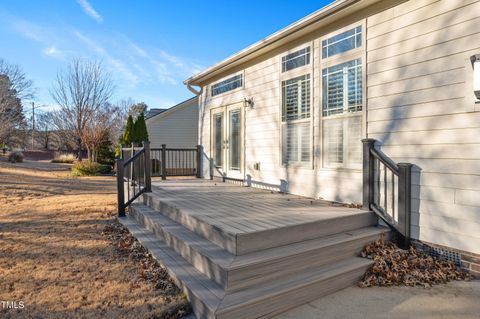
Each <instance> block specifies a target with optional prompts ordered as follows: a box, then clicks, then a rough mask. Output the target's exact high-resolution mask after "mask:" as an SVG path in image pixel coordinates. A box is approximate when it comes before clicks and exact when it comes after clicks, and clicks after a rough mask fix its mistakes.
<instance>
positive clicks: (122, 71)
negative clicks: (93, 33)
mask: <svg viewBox="0 0 480 319" xmlns="http://www.w3.org/2000/svg"><path fill="white" fill-rule="evenodd" d="M74 34H75V36H76V37H77V38H78V39H79V40H81V41H82V42H83V43H85V44H86V45H87V46H88V47H89V48H90V49H91V50H92V51H94V52H95V53H96V54H97V55H98V56H100V57H101V58H103V59H104V60H105V61H106V62H107V64H108V65H109V66H110V69H111V70H112V72H113V73H115V74H118V75H119V76H121V77H122V78H123V79H124V80H126V81H127V83H128V84H129V85H130V86H136V85H137V84H138V83H139V82H140V79H139V77H138V76H137V75H136V74H135V73H134V72H132V70H130V69H129V68H128V66H127V65H126V64H125V63H123V62H122V61H121V60H119V59H116V58H114V57H112V56H111V55H110V53H108V51H107V50H106V49H105V48H104V47H102V46H101V45H99V44H98V43H96V42H95V41H94V40H92V39H90V38H89V37H87V36H86V35H85V34H83V33H81V32H80V31H78V30H74Z"/></svg>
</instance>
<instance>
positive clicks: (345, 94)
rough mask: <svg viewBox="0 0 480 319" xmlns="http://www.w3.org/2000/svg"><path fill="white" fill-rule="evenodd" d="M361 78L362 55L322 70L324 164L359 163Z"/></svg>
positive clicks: (356, 165)
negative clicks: (360, 57)
mask: <svg viewBox="0 0 480 319" xmlns="http://www.w3.org/2000/svg"><path fill="white" fill-rule="evenodd" d="M362 79H363V77H362V60H361V59H356V60H352V61H348V62H344V63H340V64H337V65H334V66H331V67H328V68H325V69H323V71H322V80H323V81H322V82H323V83H322V95H323V107H322V109H323V112H322V114H323V120H322V122H323V149H324V154H323V163H324V166H325V167H346V168H359V167H360V163H361V136H362V116H361V110H362V101H363V92H362V90H363V83H362Z"/></svg>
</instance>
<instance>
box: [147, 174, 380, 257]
mask: <svg viewBox="0 0 480 319" xmlns="http://www.w3.org/2000/svg"><path fill="white" fill-rule="evenodd" d="M152 190H153V192H152V194H153V196H152V197H151V199H152V200H153V201H154V200H155V199H156V200H159V201H161V202H162V203H163V204H164V205H167V206H168V207H170V208H175V210H178V211H182V216H183V217H182V218H184V219H185V218H186V217H185V216H187V218H190V219H191V222H190V223H188V222H187V223H186V224H187V227H188V228H189V229H190V230H191V231H194V232H197V233H198V232H200V235H202V236H205V237H207V238H208V239H210V240H211V241H213V242H214V243H216V244H218V245H220V246H222V247H224V248H225V249H227V250H228V251H230V252H231V253H233V254H244V253H248V252H252V251H256V250H261V249H266V248H271V247H274V246H279V245H284V244H289V243H293V242H298V241H301V240H307V239H311V238H316V237H319V236H325V235H329V234H333V233H337V232H338V231H341V230H340V229H338V228H337V224H342V225H339V226H341V227H342V228H343V230H347V229H345V227H347V228H348V225H346V224H345V223H356V222H358V221H360V220H362V221H364V220H365V219H368V220H372V219H373V218H374V217H373V215H372V214H371V213H370V212H367V211H364V210H360V209H357V208H349V207H344V206H343V205H341V204H338V203H332V202H328V201H324V200H318V199H311V198H306V197H301V196H295V195H290V194H282V193H278V192H274V191H269V190H263V189H258V188H252V187H242V186H239V185H236V184H233V183H228V182H227V183H223V182H215V181H210V180H202V179H183V180H168V181H154V182H152ZM170 217H173V219H176V217H175V216H170ZM182 223H183V222H182ZM184 224H185V223H184ZM320 224H321V225H322V228H323V229H322V230H319V225H320ZM189 225H190V227H189ZM202 228H204V229H205V231H202ZM352 229H355V226H354V225H353V226H352ZM319 231H320V233H319ZM260 238H261V239H260ZM258 240H261V242H259V241H258Z"/></svg>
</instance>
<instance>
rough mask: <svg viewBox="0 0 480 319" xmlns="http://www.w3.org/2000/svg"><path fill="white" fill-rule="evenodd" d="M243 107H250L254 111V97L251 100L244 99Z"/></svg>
mask: <svg viewBox="0 0 480 319" xmlns="http://www.w3.org/2000/svg"><path fill="white" fill-rule="evenodd" d="M243 105H244V106H245V107H250V108H252V109H253V97H251V98H249V99H247V98H244V99H243Z"/></svg>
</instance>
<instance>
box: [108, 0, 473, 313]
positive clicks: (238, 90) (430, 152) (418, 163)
mask: <svg viewBox="0 0 480 319" xmlns="http://www.w3.org/2000/svg"><path fill="white" fill-rule="evenodd" d="M479 40H480V0H464V1H451V0H411V1H405V0H338V1H335V2H333V3H332V4H330V5H328V6H326V7H325V8H322V9H320V10H319V11H317V12H314V13H312V14H311V15H309V16H307V17H305V18H303V19H301V20H299V21H298V22H295V23H294V24H292V25H290V26H288V27H286V28H285V29H282V30H280V31H278V32H276V33H274V34H273V35H271V36H269V37H267V38H265V39H263V40H261V41H260V42H258V43H256V44H253V45H252V46H250V47H248V48H246V49H244V50H242V51H240V52H238V53H237V54H235V55H233V56H231V57H229V58H227V59H226V60H224V61H222V62H220V63H218V64H216V65H214V66H212V67H210V68H208V69H206V70H205V71H203V72H200V73H198V74H196V75H194V76H192V77H191V78H189V79H187V80H186V81H185V84H186V85H187V87H188V88H189V89H190V90H191V91H192V92H194V93H196V94H197V95H198V108H199V114H198V123H197V124H196V125H195V126H196V127H197V128H198V143H197V144H200V145H201V146H200V147H198V148H197V150H196V157H195V158H196V161H195V162H196V165H195V168H200V170H196V171H195V175H196V176H197V177H204V178H203V179H202V178H197V179H190V180H187V179H177V180H170V181H161V182H160V181H153V182H151V176H149V173H150V170H149V169H146V170H144V169H142V167H148V166H149V165H150V164H149V162H150V161H149V159H150V158H152V157H153V152H151V154H150V153H149V152H148V144H147V146H146V147H145V148H143V149H141V150H139V151H138V152H137V154H136V155H135V156H134V157H131V158H130V159H127V160H126V161H125V162H123V160H120V161H119V162H118V163H117V164H121V165H117V167H119V171H118V173H117V182H118V185H119V187H118V190H119V194H118V198H119V217H120V218H119V220H120V221H121V222H122V223H123V224H124V225H126V226H127V227H128V228H129V230H130V231H131V232H132V233H133V234H134V236H136V237H137V238H138V240H139V241H140V242H141V243H142V244H143V245H144V246H145V247H146V248H147V249H148V250H149V251H150V252H151V253H152V255H153V256H154V257H156V258H158V259H159V260H160V261H161V262H162V263H163V265H164V266H165V267H166V268H167V269H168V270H169V273H170V274H171V275H172V276H173V278H174V280H176V282H177V283H178V284H179V286H180V287H181V288H182V289H183V290H184V291H185V294H186V295H187V296H188V298H189V300H190V301H191V304H192V308H193V311H194V313H195V315H196V316H197V317H198V318H258V317H262V318H266V317H273V316H274V315H276V314H278V313H280V312H282V311H284V310H286V309H289V308H293V307H296V306H298V305H301V304H303V303H306V302H308V301H311V300H314V299H316V298H319V297H321V296H323V295H326V294H328V293H331V292H333V291H335V290H338V289H342V288H345V287H348V286H350V285H353V284H355V283H356V282H358V280H359V278H360V277H361V276H362V275H363V274H364V273H365V270H366V269H368V267H370V266H371V264H372V261H371V260H369V259H365V258H360V257H358V253H359V251H360V250H361V249H362V247H363V246H364V245H365V244H366V243H369V242H372V241H374V240H376V239H378V238H380V237H383V238H384V237H388V236H389V235H390V234H391V233H393V234H394V235H395V236H397V238H398V242H399V243H402V244H404V245H408V244H409V240H410V239H413V241H414V243H416V244H418V245H422V247H423V248H424V249H425V250H428V251H429V252H430V253H431V254H433V255H441V256H442V257H444V258H447V259H449V260H451V261H454V262H456V263H457V264H458V265H462V266H463V267H465V268H467V269H468V270H469V271H470V272H471V273H472V274H473V275H476V276H480V271H479V269H480V178H479V176H480V174H479V168H480V151H479V148H478V147H477V146H478V144H479V143H480V112H479V111H480V103H479V102H478V100H477V98H476V95H475V92H476V91H477V90H478V88H477V87H476V85H477V83H479V82H477V81H480V78H475V76H480V74H479V72H480V71H478V70H477V69H476V68H478V67H480V63H479V62H477V59H478V54H480V45H479V43H480V41H479ZM167 112H168V111H166V112H164V113H161V114H159V115H157V116H156V117H161V116H164V114H166V113H167ZM151 119H152V120H154V119H155V117H153V118H151ZM152 141H153V139H152ZM202 146H203V151H202ZM169 152H170V153H169V154H170V156H171V158H172V157H173V158H174V159H175V160H174V162H175V163H178V164H180V165H181V164H182V156H181V153H182V152H183V150H182V149H175V150H170V151H169ZM166 153H167V151H166V150H164V151H162V154H161V155H162V156H161V158H165V157H166V156H165V154H166ZM149 155H151V156H149ZM179 155H180V156H179ZM157 158H159V157H157ZM163 162H165V161H163ZM125 172H128V173H130V174H126V173H125ZM217 178H219V179H220V180H221V181H229V182H228V183H227V182H219V180H216V179H217ZM209 179H213V180H214V181H211V180H209ZM241 186H251V187H241ZM276 191H277V192H276ZM298 195H300V196H298ZM137 199H138V200H137ZM332 201H333V203H332ZM334 202H342V203H353V204H361V206H362V208H361V209H358V208H356V206H353V207H352V205H342V204H339V203H334ZM126 206H129V209H128V214H126V211H125V207H126ZM379 218H380V219H381V220H383V221H384V223H386V225H388V226H389V228H387V227H383V226H382V224H381V222H379Z"/></svg>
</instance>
